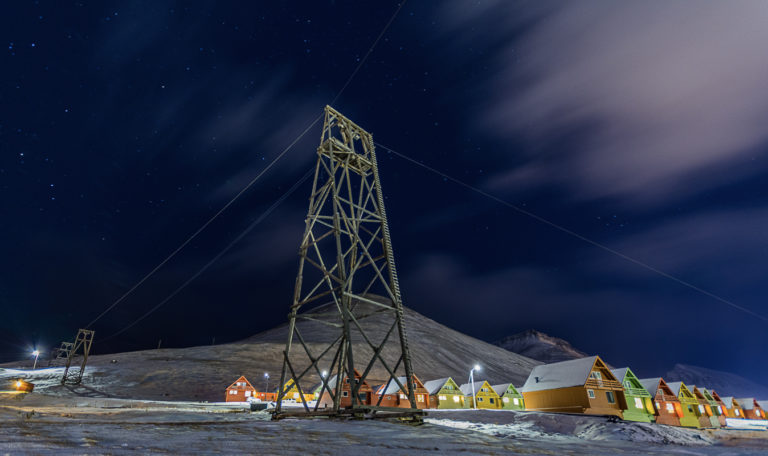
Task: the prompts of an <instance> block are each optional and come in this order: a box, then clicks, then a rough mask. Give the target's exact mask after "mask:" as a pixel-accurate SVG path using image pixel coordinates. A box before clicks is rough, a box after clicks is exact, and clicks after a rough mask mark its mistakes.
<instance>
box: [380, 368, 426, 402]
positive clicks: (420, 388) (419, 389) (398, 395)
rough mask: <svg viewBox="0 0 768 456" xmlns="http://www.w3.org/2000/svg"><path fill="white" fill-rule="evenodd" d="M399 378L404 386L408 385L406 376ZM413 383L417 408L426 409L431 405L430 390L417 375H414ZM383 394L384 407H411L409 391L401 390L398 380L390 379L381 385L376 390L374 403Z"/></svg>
mask: <svg viewBox="0 0 768 456" xmlns="http://www.w3.org/2000/svg"><path fill="white" fill-rule="evenodd" d="M397 379H398V380H399V381H400V383H402V384H403V386H407V385H406V384H405V377H398V378H397ZM413 385H414V388H413V393H414V397H415V399H416V408H418V409H425V408H427V407H429V392H428V391H427V389H426V388H424V384H423V383H422V382H421V380H419V378H418V377H417V376H415V375H414V376H413ZM381 396H384V397H382V398H381V404H379V405H380V406H382V407H399V408H411V402H410V401H409V400H408V394H407V392H405V391H401V390H400V387H399V386H398V385H397V382H395V381H394V380H390V381H389V383H385V384H383V385H381V386H380V387H379V388H378V389H377V390H376V396H375V397H374V398H373V404H372V405H376V403H377V402H378V400H379V397H381Z"/></svg>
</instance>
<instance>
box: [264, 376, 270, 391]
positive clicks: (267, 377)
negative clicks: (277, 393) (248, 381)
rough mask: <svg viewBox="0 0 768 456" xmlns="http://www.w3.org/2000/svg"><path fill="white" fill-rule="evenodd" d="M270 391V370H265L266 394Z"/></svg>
mask: <svg viewBox="0 0 768 456" xmlns="http://www.w3.org/2000/svg"><path fill="white" fill-rule="evenodd" d="M268 391H269V372H264V394H266V393H267V392H268ZM265 397H266V396H265Z"/></svg>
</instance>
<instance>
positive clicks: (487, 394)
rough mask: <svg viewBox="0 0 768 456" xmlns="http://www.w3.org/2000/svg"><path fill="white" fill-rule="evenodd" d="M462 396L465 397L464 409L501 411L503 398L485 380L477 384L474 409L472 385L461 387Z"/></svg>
mask: <svg viewBox="0 0 768 456" xmlns="http://www.w3.org/2000/svg"><path fill="white" fill-rule="evenodd" d="M459 389H460V390H461V394H463V395H464V408H479V409H500V408H501V405H502V404H501V398H500V397H499V395H498V394H496V391H494V389H493V388H492V387H491V385H490V383H488V382H487V381H485V380H480V381H476V382H475V400H474V405H476V407H473V401H472V383H465V384H463V385H461V386H460V387H459Z"/></svg>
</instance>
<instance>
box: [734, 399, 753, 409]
mask: <svg viewBox="0 0 768 456" xmlns="http://www.w3.org/2000/svg"><path fill="white" fill-rule="evenodd" d="M736 400H737V401H738V402H739V405H741V408H743V409H744V410H752V409H753V408H755V398H754V397H742V398H736Z"/></svg>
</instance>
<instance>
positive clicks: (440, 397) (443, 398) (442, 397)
mask: <svg viewBox="0 0 768 456" xmlns="http://www.w3.org/2000/svg"><path fill="white" fill-rule="evenodd" d="M437 398H438V399H440V400H441V401H444V400H445V396H437Z"/></svg>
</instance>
